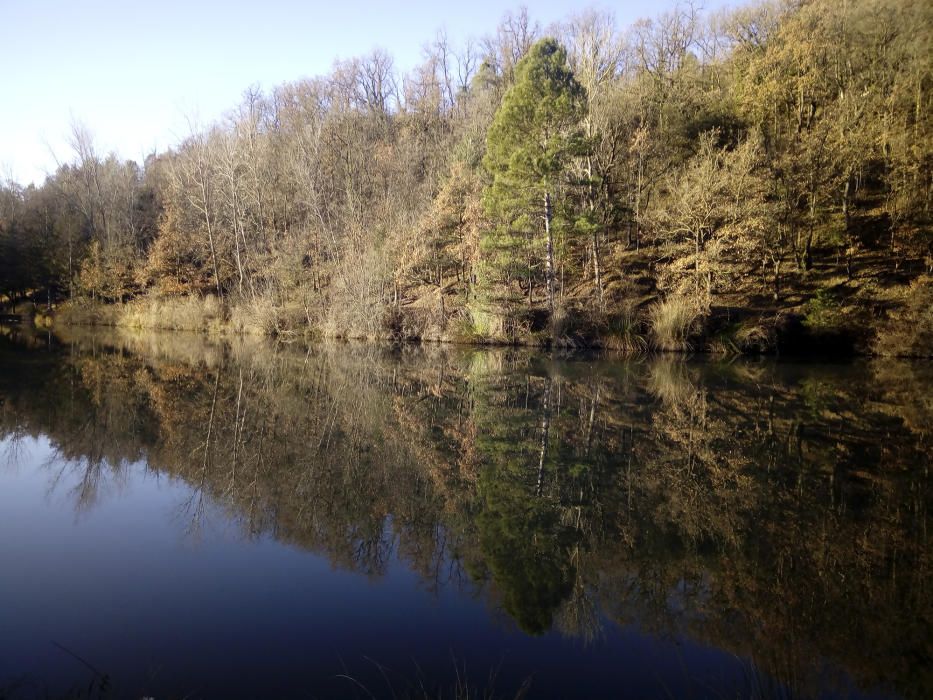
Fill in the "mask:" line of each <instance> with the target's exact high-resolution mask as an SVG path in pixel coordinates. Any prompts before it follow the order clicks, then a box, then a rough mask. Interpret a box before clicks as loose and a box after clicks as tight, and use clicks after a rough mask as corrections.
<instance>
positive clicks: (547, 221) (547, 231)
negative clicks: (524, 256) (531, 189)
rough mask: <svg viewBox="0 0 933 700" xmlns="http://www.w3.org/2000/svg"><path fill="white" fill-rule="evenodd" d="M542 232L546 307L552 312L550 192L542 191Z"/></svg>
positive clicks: (552, 250)
mask: <svg viewBox="0 0 933 700" xmlns="http://www.w3.org/2000/svg"><path fill="white" fill-rule="evenodd" d="M544 233H545V235H546V237H547V255H546V259H545V271H546V281H547V309H548V312H549V313H552V314H553V313H554V234H553V232H552V231H551V193H550V192H545V193H544Z"/></svg>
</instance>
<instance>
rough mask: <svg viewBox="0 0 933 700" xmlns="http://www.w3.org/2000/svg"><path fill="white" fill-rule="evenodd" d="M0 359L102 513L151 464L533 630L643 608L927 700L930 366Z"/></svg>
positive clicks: (29, 419) (6, 411) (787, 676)
mask: <svg viewBox="0 0 933 700" xmlns="http://www.w3.org/2000/svg"><path fill="white" fill-rule="evenodd" d="M42 347H45V346H44V345H43V346H42ZM0 353H2V356H0V360H2V361H3V363H4V366H7V363H9V366H14V365H15V366H17V367H21V368H22V371H16V372H4V373H2V376H0V426H2V430H3V432H4V433H7V434H16V435H24V434H35V433H39V432H42V433H46V434H48V435H49V436H50V438H51V439H52V441H53V444H54V445H55V447H56V449H57V450H58V453H59V455H60V457H61V460H59V461H58V462H57V463H56V464H59V465H60V464H62V463H67V464H68V465H69V468H71V469H83V470H85V471H84V472H83V473H82V474H81V478H79V479H77V480H76V481H75V480H73V479H72V480H70V481H69V483H79V484H80V492H78V493H75V494H74V498H75V502H76V505H78V506H80V507H90V505H91V504H93V502H94V498H95V497H96V494H97V489H99V488H100V487H101V484H103V483H113V482H114V480H115V478H118V477H119V476H120V474H121V473H122V472H121V470H123V468H124V466H123V465H126V464H127V463H129V462H133V461H137V460H141V459H145V461H146V463H147V464H148V467H149V468H150V469H153V470H157V471H159V472H164V473H167V474H170V475H172V476H175V477H179V478H182V479H184V480H185V482H186V483H187V484H188V485H189V486H190V488H191V494H192V496H191V498H192V501H191V503H189V504H185V505H187V508H188V510H187V511H186V512H187V515H188V517H191V518H192V519H193V524H194V525H195V526H196V525H197V522H198V520H199V519H200V518H204V517H210V516H209V513H210V512H213V510H212V509H213V508H221V509H223V511H224V512H225V515H226V516H227V517H231V518H233V519H235V520H236V521H237V522H238V523H240V525H241V526H242V528H243V531H244V533H246V534H247V535H248V536H255V535H259V534H271V535H273V536H275V537H277V538H279V539H281V540H283V541H288V542H292V543H295V544H297V545H300V546H302V547H305V548H308V549H310V550H314V551H317V552H323V553H326V554H327V556H328V557H330V558H331V560H332V561H333V562H334V563H335V564H336V565H339V566H343V567H348V568H351V569H354V570H357V571H360V572H364V573H366V574H369V575H378V574H380V573H381V572H382V571H384V570H385V568H386V565H387V563H388V562H389V561H390V560H391V559H392V558H393V557H394V556H400V557H402V558H403V559H404V560H405V561H406V563H407V564H408V565H409V566H410V567H411V568H412V569H414V570H415V571H417V572H418V573H419V574H420V576H421V577H422V579H423V581H424V582H425V585H426V586H428V587H429V588H432V589H433V588H436V587H438V586H443V585H448V584H454V585H463V586H474V587H477V588H479V589H480V590H482V591H483V592H484V593H485V595H487V596H488V597H489V600H491V601H493V602H494V603H495V604H497V605H500V606H501V607H502V608H503V609H504V611H505V612H506V613H507V614H508V615H510V616H511V617H512V618H514V619H515V621H516V622H517V624H518V625H519V626H521V627H522V628H523V629H525V630H527V631H528V632H532V633H540V632H544V631H546V630H548V629H551V628H552V627H555V626H556V627H558V628H559V629H560V630H562V631H564V632H566V633H569V634H575V635H582V636H584V637H586V638H591V637H593V636H594V635H596V634H598V632H599V625H600V620H606V619H613V620H617V621H619V622H622V623H628V622H637V623H638V624H640V625H642V626H644V627H646V628H649V629H654V630H657V631H659V632H661V633H675V634H687V635H690V636H693V637H695V638H698V639H700V640H703V641H705V642H708V643H711V644H715V645H718V646H721V647H725V648H728V649H731V650H734V651H735V652H737V653H740V654H742V655H744V656H747V657H749V658H754V659H756V661H757V662H758V663H759V664H760V665H761V666H762V667H763V668H765V669H767V670H768V671H769V672H771V673H774V674H777V675H778V676H779V677H780V678H781V679H782V680H783V681H784V682H786V683H791V684H792V685H793V687H794V688H795V689H799V690H800V691H801V692H806V691H808V690H810V689H812V688H814V687H816V684H817V683H820V682H825V676H821V675H820V674H821V673H822V671H823V669H822V668H821V666H820V664H821V662H822V661H821V660H829V661H831V662H833V663H834V664H836V665H838V666H839V667H842V668H845V669H847V670H848V671H849V672H850V673H851V674H852V675H853V676H854V677H855V678H856V679H857V680H858V681H859V682H860V683H863V684H865V685H881V684H893V685H894V687H895V688H896V689H898V690H900V691H901V692H902V693H904V694H907V695H911V694H914V695H924V694H926V693H927V692H928V691H929V690H930V687H931V684H933V678H931V677H930V676H929V672H928V671H924V669H928V668H931V667H933V664H931V663H929V662H930V659H931V656H933V649H931V644H933V641H931V640H933V629H931V627H933V624H931V623H933V595H931V591H930V589H929V585H928V583H927V581H928V579H929V577H930V573H931V545H930V543H929V540H928V534H927V532H928V523H929V512H930V502H931V499H933V494H931V489H930V483H929V474H928V471H927V464H928V459H929V455H930V451H931V444H930V441H931V435H930V433H929V429H928V426H929V420H928V418H929V416H930V415H931V412H930V406H929V402H928V399H926V398H925V397H928V396H930V395H933V394H931V392H929V391H921V390H920V389H919V387H923V386H927V387H929V386H930V385H931V378H930V376H929V373H928V372H927V371H926V370H924V369H922V368H918V367H917V366H898V365H890V364H888V365H883V366H882V365H877V366H876V365H871V366H863V367H857V368H855V369H856V371H852V368H845V367H840V368H835V369H834V368H827V367H821V368H816V367H805V366H794V365H780V366H774V365H772V364H768V363H737V364H733V365H726V366H713V365H709V364H693V363H684V362H680V361H665V360H660V361H654V362H646V363H644V364H643V365H637V364H621V363H608V362H602V361H591V362H575V361H568V362H557V361H553V362H545V361H542V360H541V359H540V358H536V357H535V356H532V355H528V354H525V353H522V352H515V351H502V352H482V353H477V352H472V351H466V350H456V349H448V350H441V349H424V350H423V349H415V348H406V349H402V350H398V351H386V350H379V349H375V348H371V347H355V346H343V347H340V348H338V349H326V348H320V349H313V350H311V351H310V352H307V353H305V352H295V351H289V350H281V349H280V350H274V349H270V348H268V347H265V346H250V345H249V344H248V343H244V342H242V341H238V342H235V343H233V344H230V345H213V346H210V345H209V346H199V345H198V343H197V342H194V339H191V338H185V339H184V342H179V343H178V347H177V348H176V347H174V346H173V345H172V341H171V340H170V339H165V338H163V337H162V336H151V337H150V336H146V337H143V338H138V339H133V338H124V339H123V340H122V342H121V343H120V344H117V345H116V346H113V345H111V346H103V345H101V344H99V343H97V341H93V340H90V341H84V340H80V339H73V341H72V342H71V343H70V344H69V345H68V346H67V347H66V348H64V349H63V350H61V349H60V350H59V352H58V353H51V354H50V353H48V352H36V351H35V350H32V351H28V352H27V351H25V350H22V349H17V346H11V345H10V344H9V343H5V344H3V345H0ZM10 444H12V443H10ZM208 503H209V504H210V505H211V508H210V509H209V508H207V507H206V504H208ZM924 673H927V675H924Z"/></svg>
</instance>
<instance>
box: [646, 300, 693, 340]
mask: <svg viewBox="0 0 933 700" xmlns="http://www.w3.org/2000/svg"><path fill="white" fill-rule="evenodd" d="M700 319H701V314H700V312H699V311H698V310H697V308H696V306H695V305H694V304H693V303H692V302H690V301H688V300H686V299H684V298H683V297H680V296H671V297H668V298H667V299H664V300H662V301H659V302H657V303H655V304H653V305H652V306H651V307H650V309H649V310H648V320H649V323H650V325H651V336H652V345H653V346H654V347H655V348H656V349H658V350H664V351H668V352H686V351H689V350H692V349H693V348H692V346H691V344H690V338H691V336H692V335H694V333H695V332H696V329H697V324H698V323H699V321H700Z"/></svg>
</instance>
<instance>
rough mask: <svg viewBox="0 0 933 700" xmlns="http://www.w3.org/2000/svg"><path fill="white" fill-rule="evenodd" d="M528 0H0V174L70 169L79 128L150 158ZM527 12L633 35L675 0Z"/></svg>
mask: <svg viewBox="0 0 933 700" xmlns="http://www.w3.org/2000/svg"><path fill="white" fill-rule="evenodd" d="M520 4H521V3H520V2H503V1H500V0H467V1H466V2H450V3H444V2H436V1H435V2H431V1H426V0H416V1H414V2H404V3H402V2H373V1H370V2H360V1H358V0H331V1H330V2H287V1H284V0H260V1H256V0H254V1H253V2H242V1H241V0H226V1H225V2H224V1H218V0H208V1H205V2H197V0H187V1H184V0H148V1H147V2H138V3H137V2H130V1H128V0H58V1H57V2H53V1H50V0H28V1H27V0H18V1H16V0H0V63H2V65H3V81H2V83H0V84H2V88H3V90H2V95H3V96H2V101H0V179H6V178H7V177H12V178H13V179H14V180H17V181H19V182H21V183H23V184H26V183H28V182H32V181H35V182H37V183H38V182H41V181H42V180H43V179H44V176H45V173H46V172H48V171H52V170H54V168H55V162H56V159H58V160H60V161H63V162H64V161H68V160H70V159H71V154H70V153H69V149H68V146H67V134H68V131H69V125H70V123H71V121H72V119H76V120H79V121H81V122H83V123H84V124H86V125H87V126H88V127H89V129H90V130H91V132H92V134H93V135H94V138H95V142H96V144H97V146H98V150H99V151H101V152H104V153H106V152H109V151H114V152H116V153H117V154H118V155H119V156H121V157H123V158H133V159H136V160H141V159H142V158H143V157H144V156H145V154H147V153H149V152H151V151H153V150H163V149H165V148H167V147H170V146H172V145H173V144H174V143H175V142H176V141H178V140H179V139H180V137H182V136H183V135H184V134H185V133H186V132H187V130H188V126H187V124H188V118H189V117H191V118H195V119H196V120H198V121H200V122H210V121H213V120H214V119H216V118H218V117H219V116H221V114H222V113H223V112H224V111H226V110H227V109H230V108H232V107H233V106H234V105H235V104H236V103H237V101H238V100H239V98H240V95H241V94H242V92H243V90H244V89H246V88H247V87H248V86H250V85H254V84H258V85H260V86H261V87H262V88H263V89H265V90H268V89H269V88H271V87H273V86H275V85H278V84H280V83H283V82H286V81H290V80H295V79H297V78H300V77H302V76H311V75H319V74H322V73H326V72H327V71H328V70H329V69H330V67H331V65H332V64H333V62H334V60H335V59H337V58H350V57H353V56H357V55H360V54H364V53H366V52H368V51H370V50H371V49H373V48H375V47H382V48H385V49H387V50H388V51H389V52H390V53H391V54H392V55H393V56H394V57H395V60H396V65H397V66H398V67H399V68H400V69H403V70H407V69H408V68H410V67H411V66H413V65H414V64H416V63H417V62H418V60H419V57H420V55H421V49H422V46H423V45H424V44H425V43H426V42H427V41H429V40H430V39H431V38H432V37H433V36H434V35H435V33H436V32H437V30H439V29H445V30H446V32H447V34H448V36H449V38H450V39H451V40H452V41H453V42H454V43H456V44H459V43H460V42H461V41H462V40H464V39H466V38H468V37H480V36H482V35H484V34H486V33H489V32H491V31H492V30H493V29H494V28H495V27H496V25H497V24H498V22H499V20H500V19H501V18H502V16H503V15H504V14H505V13H506V12H507V11H509V10H516V9H517V8H518V7H519V6H520ZM524 4H525V6H527V7H528V10H529V13H530V14H531V16H532V18H534V19H535V20H537V21H539V22H540V23H541V24H542V25H544V26H547V25H548V24H550V23H552V22H555V21H558V20H561V19H563V18H565V17H567V16H568V15H570V14H573V13H575V12H578V11H582V10H584V9H587V8H589V7H595V8H598V9H607V10H610V11H612V12H613V13H614V14H615V16H616V18H617V21H618V23H619V25H620V26H622V27H625V26H627V25H628V24H630V23H631V22H632V21H634V20H635V19H638V18H639V17H645V16H652V15H655V14H657V13H659V12H661V11H663V10H664V9H667V8H669V7H671V6H672V5H673V0H660V2H650V1H649V0H628V1H625V0H623V1H617V2H602V3H600V2H596V3H592V2H586V1H582V2H579V3H577V2H574V1H573V0H542V1H541V2H535V1H528V2H525V3H524ZM703 4H704V5H705V6H706V7H707V8H708V9H709V8H712V7H717V6H720V5H723V4H725V3H724V0H706V2H705V3H703Z"/></svg>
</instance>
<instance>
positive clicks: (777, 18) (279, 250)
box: [0, 0, 933, 356]
mask: <svg viewBox="0 0 933 700" xmlns="http://www.w3.org/2000/svg"><path fill="white" fill-rule="evenodd" d="M931 45H933V8H931V5H930V4H929V3H928V2H925V1H924V0H848V1H847V2H837V1H836V0H764V1H758V2H753V3H752V4H749V5H745V6H743V7H740V8H738V9H732V10H728V11H723V12H719V13H703V12H701V11H699V10H698V9H697V8H696V7H695V6H694V5H692V4H689V3H681V4H679V5H677V6H675V7H674V8H673V9H671V10H669V11H668V12H666V13H664V14H661V15H659V16H657V17H654V18H651V19H645V20H642V21H639V22H637V23H635V24H633V25H632V26H630V27H624V28H621V27H618V26H617V25H616V23H615V21H614V19H613V17H612V16H611V15H610V14H608V13H604V12H599V11H595V10H594V11H586V12H582V13H579V14H576V15H572V16H570V17H568V18H567V19H566V20H565V21H563V22H561V23H559V24H557V25H554V26H550V27H541V26H540V25H539V24H538V23H537V22H535V20H534V18H533V17H531V16H530V15H529V13H528V12H527V11H526V10H524V9H520V10H518V11H516V12H513V13H510V14H508V15H506V16H505V17H504V18H502V19H501V21H500V22H499V24H498V26H496V27H495V28H494V29H493V30H492V31H491V32H490V33H489V34H488V35H487V36H485V37H481V38H477V39H475V40H471V41H467V42H464V43H462V44H459V45H454V44H453V43H452V42H450V41H449V40H448V38H447V37H446V35H445V34H444V33H443V32H439V33H438V34H437V35H436V36H435V37H434V38H433V39H431V40H430V41H428V42H427V43H426V44H425V46H424V50H423V62H422V63H421V64H420V65H418V66H416V67H415V68H414V69H412V70H411V71H408V72H406V73H404V74H402V73H401V72H400V71H398V70H397V69H396V67H395V65H394V63H393V59H392V57H391V56H390V55H389V54H387V53H386V52H385V51H383V50H379V49H377V50H374V51H373V52H372V53H370V54H369V55H366V56H362V57H359V58H356V59H352V60H345V61H339V62H336V63H335V64H334V65H333V68H332V70H331V72H330V73H329V74H327V75H323V76H317V77H312V78H306V79H300V80H296V81H295V82H292V83H288V84H284V85H281V86H279V87H276V88H275V89H272V90H271V91H268V92H264V91H261V90H259V89H257V88H250V89H247V90H246V92H244V94H243V98H242V100H241V102H240V104H238V105H236V106H235V107H233V108H232V109H231V110H230V111H229V112H228V113H227V114H226V115H225V116H224V117H223V118H222V119H220V120H219V121H217V122H216V123H212V124H206V125H202V124H197V123H194V122H192V123H191V129H190V133H189V134H188V135H187V137H186V138H185V139H184V140H183V141H181V142H180V143H179V144H177V145H176V146H175V147H173V148H171V149H170V150H168V151H166V152H162V153H153V154H151V155H150V156H149V157H148V158H146V160H145V162H144V163H135V162H132V161H123V160H120V159H119V158H117V157H116V156H114V155H104V154H102V153H100V152H99V151H98V148H97V147H96V145H95V142H94V137H93V135H92V126H93V125H90V126H86V125H83V124H81V123H80V122H75V123H74V125H73V129H72V133H71V146H72V153H71V156H70V160H69V161H68V162H64V163H63V164H61V165H60V166H59V167H58V169H57V170H56V171H55V172H54V173H50V174H49V175H48V176H47V178H46V180H45V182H44V183H42V184H40V185H29V186H26V187H23V186H20V185H17V184H16V183H14V182H12V181H5V182H3V183H2V187H0V305H3V306H5V307H6V308H7V309H8V311H9V313H11V314H22V315H23V316H25V317H28V318H31V319H33V321H34V322H35V323H36V324H37V325H48V324H55V325H56V326H59V325H61V326H65V325H78V324H104V325H119V326H129V327H138V328H174V329H190V330H202V331H208V332H215V333H226V334H238V333H243V334H265V335H274V336H278V337H280V338H282V339H286V340H288V339H297V338H305V337H335V338H372V339H376V338H379V339H395V340H426V341H428V340H437V341H453V342H475V343H509V344H529V345H558V346H566V347H579V346H599V347H605V348H614V349H617V350H621V351H626V352H635V353H638V352H646V351H649V350H661V351H665V350H672V351H682V350H692V351H711V352H724V353H742V352H753V353H755V352H774V351H781V352H785V351H786V352H795V351H799V352H812V351H814V350H817V349H819V350H825V351H841V352H858V353H870V354H880V355H906V356H929V355H930V354H931V352H933V350H931V349H933V233H931V211H930V203H931V189H933V117H931V106H933V105H931V90H930V88H931V81H933V68H931V60H930V50H929V49H930V46H931Z"/></svg>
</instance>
